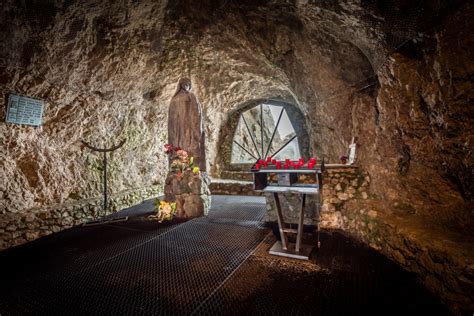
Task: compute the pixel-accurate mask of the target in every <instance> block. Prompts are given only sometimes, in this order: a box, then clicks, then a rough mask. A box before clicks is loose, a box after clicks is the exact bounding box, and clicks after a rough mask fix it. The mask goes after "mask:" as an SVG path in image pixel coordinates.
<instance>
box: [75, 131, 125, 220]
mask: <svg viewBox="0 0 474 316" xmlns="http://www.w3.org/2000/svg"><path fill="white" fill-rule="evenodd" d="M125 141H126V140H125V139H124V140H122V141H121V142H120V144H118V145H117V146H113V147H111V148H97V147H94V146H91V145H89V144H88V143H86V142H85V141H81V142H82V143H83V144H84V146H86V147H87V148H89V149H91V150H93V151H98V152H101V153H103V164H104V172H103V183H104V189H103V195H104V202H103V210H104V216H105V215H107V200H108V199H107V153H108V152H112V151H115V150H117V149H119V148H120V147H122V146H123V145H124V144H125ZM127 219H128V216H125V217H119V218H115V219H109V220H102V219H100V220H96V221H92V222H89V223H86V224H84V225H98V224H102V223H105V222H111V221H114V222H118V221H124V220H127Z"/></svg>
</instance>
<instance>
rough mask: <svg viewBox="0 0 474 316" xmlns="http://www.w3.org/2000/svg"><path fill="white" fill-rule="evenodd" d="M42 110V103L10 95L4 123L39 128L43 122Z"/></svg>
mask: <svg viewBox="0 0 474 316" xmlns="http://www.w3.org/2000/svg"><path fill="white" fill-rule="evenodd" d="M43 108H44V101H41V100H37V99H32V98H28V97H24V96H20V95H16V94H10V95H9V97H8V108H7V117H6V122H7V123H14V124H26V125H33V126H40V125H41V123H42V122H43Z"/></svg>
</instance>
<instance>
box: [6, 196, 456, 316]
mask: <svg viewBox="0 0 474 316" xmlns="http://www.w3.org/2000/svg"><path fill="white" fill-rule="evenodd" d="M151 207H152V204H150V202H145V203H143V204H141V205H139V206H136V207H134V208H130V209H128V210H125V212H126V213H127V215H129V216H131V219H130V220H129V221H128V222H121V223H114V224H107V225H101V226H91V227H78V228H73V229H70V230H67V231H64V232H61V233H59V234H54V235H51V236H48V237H45V238H42V239H40V240H38V241H35V242H33V243H30V244H27V245H24V246H20V247H17V248H14V249H11V250H8V251H4V252H1V253H0V278H1V281H2V282H1V285H0V314H1V315H10V314H12V315H31V314H34V315H38V314H39V315H59V314H61V315H62V314H80V315H86V314H87V315H99V314H100V315H109V314H114V315H170V314H172V315H190V314H197V315H216V314H219V315H222V314H243V313H246V314H267V315H270V314H272V315H273V314H324V315H338V314H340V315H342V314H344V315H347V314H351V315H361V314H366V313H367V312H368V311H371V312H379V313H384V314H391V313H392V312H393V313H395V312H397V313H398V312H403V313H404V314H406V313H410V312H420V313H421V312H423V313H430V314H435V315H438V314H447V313H448V312H447V310H446V309H445V308H444V306H443V305H442V304H441V303H440V302H438V301H437V300H436V299H434V298H433V297H432V296H431V295H430V294H429V293H427V291H426V290H425V289H424V288H422V287H421V286H420V285H419V284H417V281H416V279H415V278H414V277H413V276H412V275H409V274H407V273H406V272H404V271H402V270H401V269H399V268H398V267H397V266H395V265H393V264H391V263H390V262H389V261H388V260H387V259H385V258H384V257H382V256H380V255H378V254H377V253H375V252H372V251H371V250H370V249H367V248H365V247H364V246H363V245H360V244H357V243H356V242H354V241H353V240H351V239H349V238H347V237H345V236H343V235H341V234H338V233H333V234H330V233H324V234H322V236H321V238H322V242H323V248H322V249H321V251H319V252H317V253H315V254H314V256H313V260H312V261H309V262H301V261H294V260H290V259H282V258H279V257H274V256H269V255H268V254H267V251H268V248H269V247H270V246H271V245H272V243H273V242H274V237H273V235H272V234H271V233H270V229H269V228H266V227H264V226H263V225H262V218H263V216H264V214H265V209H266V207H265V202H264V199H262V198H261V197H241V196H240V197H235V196H232V197H224V196H213V197H212V208H211V211H210V213H209V215H208V216H207V217H205V218H199V219H194V220H191V221H187V222H183V223H178V224H176V223H175V224H172V225H170V224H164V223H163V224H159V223H157V222H154V221H148V220H145V219H144V217H143V215H144V214H147V213H149V212H150V210H151ZM307 238H309V239H308V240H307V242H314V241H313V240H311V237H307ZM401 287H402V288H403V291H402V292H400V288H401ZM382 303H383V304H382ZM384 304H385V305H384ZM382 305H383V306H382ZM368 306H371V307H370V308H368ZM418 306H419V307H418Z"/></svg>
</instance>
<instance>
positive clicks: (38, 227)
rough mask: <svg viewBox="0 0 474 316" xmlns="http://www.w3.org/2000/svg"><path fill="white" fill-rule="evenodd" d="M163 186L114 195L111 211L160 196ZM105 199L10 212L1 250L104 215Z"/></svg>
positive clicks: (0, 228)
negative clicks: (103, 203) (103, 204)
mask: <svg viewBox="0 0 474 316" xmlns="http://www.w3.org/2000/svg"><path fill="white" fill-rule="evenodd" d="M160 194H161V187H160V186H155V187H149V188H143V189H136V190H132V191H126V192H122V193H119V194H116V195H112V196H111V197H110V200H109V209H108V212H107V214H111V213H113V212H116V211H119V210H121V209H124V208H126V207H129V206H132V205H135V204H137V203H140V202H141V201H143V200H145V199H149V198H152V197H157V196H159V195H160ZM104 215H105V214H104V213H103V209H102V199H90V200H83V201H79V202H77V203H66V204H58V205H55V206H51V207H47V208H37V209H30V210H28V211H25V212H21V213H7V214H3V215H2V216H1V217H0V250H3V249H6V248H10V247H13V246H17V245H21V244H23V243H26V242H28V241H32V240H35V239H37V238H39V237H43V236H46V235H49V234H52V233H56V232H59V231H61V230H64V229H68V228H71V227H73V226H76V225H79V224H82V223H85V222H87V221H90V220H93V219H95V218H97V217H98V216H104Z"/></svg>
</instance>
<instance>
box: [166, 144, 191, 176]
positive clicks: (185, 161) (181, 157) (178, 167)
mask: <svg viewBox="0 0 474 316" xmlns="http://www.w3.org/2000/svg"><path fill="white" fill-rule="evenodd" d="M165 153H167V154H168V156H169V157H170V161H171V164H170V168H171V170H172V171H174V172H176V173H178V176H181V175H182V174H183V173H184V172H192V173H193V174H199V167H197V166H194V157H193V156H189V154H188V152H187V151H186V150H184V149H182V148H180V147H177V146H174V145H172V144H166V145H165Z"/></svg>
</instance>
